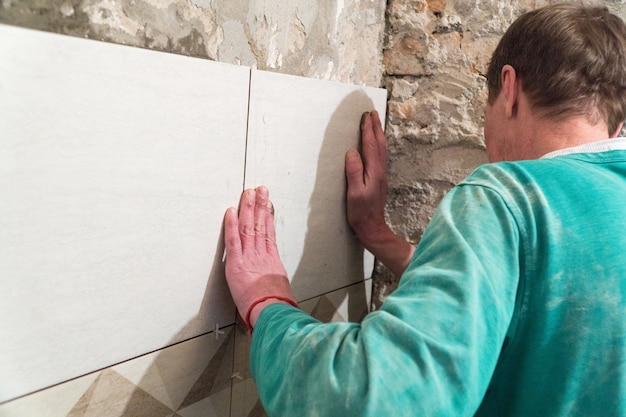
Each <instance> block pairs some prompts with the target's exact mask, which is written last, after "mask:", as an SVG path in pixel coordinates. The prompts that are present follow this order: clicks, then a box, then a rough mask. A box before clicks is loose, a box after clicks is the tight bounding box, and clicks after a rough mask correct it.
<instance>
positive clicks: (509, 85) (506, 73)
mask: <svg viewBox="0 0 626 417" xmlns="http://www.w3.org/2000/svg"><path fill="white" fill-rule="evenodd" d="M500 77H502V93H503V95H504V105H505V109H504V110H505V114H506V116H507V117H508V118H511V117H514V116H515V115H516V114H517V104H518V103H517V100H518V98H519V97H518V94H519V88H521V84H520V80H519V78H518V77H517V73H516V72H515V68H513V67H512V66H510V65H508V64H507V65H505V66H503V67H502V72H501V74H500Z"/></svg>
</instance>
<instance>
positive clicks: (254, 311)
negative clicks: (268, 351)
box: [244, 295, 298, 335]
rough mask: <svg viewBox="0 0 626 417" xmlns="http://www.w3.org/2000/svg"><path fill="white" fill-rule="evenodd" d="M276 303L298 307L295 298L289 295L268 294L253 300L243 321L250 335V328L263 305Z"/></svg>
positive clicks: (252, 327)
mask: <svg viewBox="0 0 626 417" xmlns="http://www.w3.org/2000/svg"><path fill="white" fill-rule="evenodd" d="M277 303H280V304H287V305H291V306H294V307H296V308H297V307H298V303H297V302H296V300H295V299H294V298H293V297H289V296H280V295H270V296H265V297H261V298H259V299H257V300H255V301H254V302H252V304H251V305H250V307H248V311H247V313H246V316H245V317H244V321H245V323H246V326H247V328H248V333H249V334H250V335H252V330H253V329H254V326H255V325H256V322H257V320H258V319H259V316H260V315H261V311H263V309H264V308H265V307H267V306H269V305H271V304H277Z"/></svg>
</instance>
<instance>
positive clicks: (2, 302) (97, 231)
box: [0, 25, 249, 402]
mask: <svg viewBox="0 0 626 417" xmlns="http://www.w3.org/2000/svg"><path fill="white" fill-rule="evenodd" d="M0 56H1V57H2V59H0V201H2V203H1V204H0V248H1V250H0V340H1V341H2V342H1V343H0V402H3V401H6V400H9V399H11V398H14V397H17V396H20V395H23V394H27V393H29V392H32V391H34V390H38V389H41V388H44V387H47V386H50V385H52V384H55V383H59V382H61V381H65V380H67V379H69V378H73V377H76V376H79V375H82V374H86V373H88V372H90V371H93V370H96V369H100V368H103V367H106V366H109V365H111V364H114V363H117V362H120V361H123V360H126V359H128V358H132V357H135V356H137V355H140V354H143V353H146V352H149V351H152V350H154V349H158V348H161V347H163V346H166V345H168V344H171V343H174V342H177V341H179V340H182V339H185V338H187V337H191V336H194V335H197V334H201V333H203V332H206V331H208V330H212V329H213V327H214V325H215V323H219V324H220V325H221V326H224V325H226V324H229V323H232V322H233V321H234V307H233V305H232V301H231V298H230V294H229V292H228V289H227V288H226V286H225V282H224V278H223V270H222V264H221V253H222V248H221V247H220V243H219V242H220V239H221V238H220V234H221V228H222V225H221V220H222V216H223V213H224V211H225V209H226V208H227V207H228V206H230V205H233V204H235V203H236V202H237V201H238V198H239V195H240V192H241V189H242V184H243V166H244V154H245V135H246V118H247V102H248V85H249V69H247V68H243V67H234V66H226V65H222V64H218V63H214V62H209V61H205V60H200V59H194V58H188V57H182V56H176V55H169V54H164V53H158V52H153V51H147V50H142V49H137V48H130V47H124V46H119V45H112V44H107V43H101V42H95V41H88V40H84V39H78V38H71V37H66V36H61V35H55V34H50V33H43V32H36V31H31V30H25V29H18V28H13V27H9V26H4V25H0Z"/></svg>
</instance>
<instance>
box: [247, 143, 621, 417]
mask: <svg viewBox="0 0 626 417" xmlns="http://www.w3.org/2000/svg"><path fill="white" fill-rule="evenodd" d="M624 295H626V151H612V152H600V153H577V154H570V155H566V156H560V157H556V158H553V159H543V160H537V161H523V162H517V163H501V164H490V165H485V166H483V167H480V168H478V169H477V170H476V171H475V172H474V173H473V174H472V175H470V176H469V177H468V178H467V179H466V180H465V181H463V182H462V183H461V184H459V185H458V186H457V187H455V188H454V189H453V190H452V191H451V192H450V193H448V195H447V196H446V197H445V198H444V200H443V201H442V203H441V205H440V206H439V208H438V209H437V211H436V213H435V215H434V216H433V219H432V220H431V222H430V224H429V226H428V228H427V229H426V231H425V232H424V235H423V237H422V240H421V241H420V244H419V246H418V248H417V250H416V252H415V255H414V257H413V259H412V261H411V263H410V265H409V267H408V268H407V270H406V271H405V273H404V274H403V276H402V278H401V280H400V283H399V286H398V289H397V290H396V291H394V292H393V293H392V294H391V295H390V296H389V297H388V298H387V300H386V301H385V302H384V303H383V305H382V306H381V308H380V310H378V311H375V312H372V313H370V314H368V315H367V316H366V318H365V319H364V320H363V321H362V322H361V323H360V324H357V323H330V324H323V323H320V322H318V321H317V320H315V319H313V318H311V317H310V316H309V315H307V314H306V313H303V312H302V311H300V310H298V309H295V308H293V307H290V306H285V305H279V304H276V305H270V306H269V307H266V308H265V309H264V310H263V311H262V313H261V315H260V316H259V320H258V321H257V324H256V327H255V330H254V334H253V339H252V348H251V371H252V374H253V377H254V378H255V380H256V382H257V387H258V389H259V396H260V398H261V400H262V402H263V404H264V406H265V408H266V410H267V412H268V414H269V415H270V416H320V417H322V416H422V415H424V416H455V417H459V416H472V415H476V416H483V415H484V416H539V415H541V416H586V417H588V416H595V415H598V416H600V415H602V416H607V415H616V416H617V415H624V412H625V411H626V407H625V405H626V388H624V387H626V384H624V383H625V382H626V377H625V376H626V368H625V364H626V324H625V323H624V322H626V320H624V319H625V318H626V315H625V314H624V313H625V312H626V297H624Z"/></svg>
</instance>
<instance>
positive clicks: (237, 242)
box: [224, 207, 241, 260]
mask: <svg viewBox="0 0 626 417" xmlns="http://www.w3.org/2000/svg"><path fill="white" fill-rule="evenodd" d="M224 248H225V249H226V256H227V257H228V259H231V260H236V259H238V258H239V257H240V256H241V237H240V236H239V219H238V218H237V209H236V208H234V207H230V208H229V209H228V210H226V214H225V215H224Z"/></svg>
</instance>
